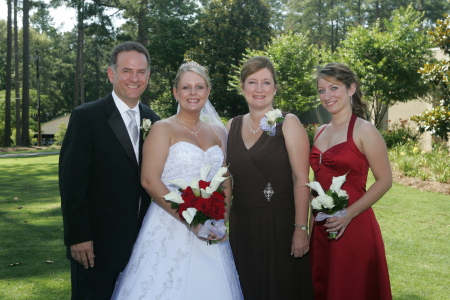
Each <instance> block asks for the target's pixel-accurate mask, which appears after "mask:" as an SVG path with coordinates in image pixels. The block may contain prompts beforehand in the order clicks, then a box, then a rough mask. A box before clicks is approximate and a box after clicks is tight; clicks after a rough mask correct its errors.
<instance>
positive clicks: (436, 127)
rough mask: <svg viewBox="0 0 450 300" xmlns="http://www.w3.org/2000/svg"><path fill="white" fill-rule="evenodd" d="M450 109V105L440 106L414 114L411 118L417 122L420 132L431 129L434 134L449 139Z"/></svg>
mask: <svg viewBox="0 0 450 300" xmlns="http://www.w3.org/2000/svg"><path fill="white" fill-rule="evenodd" d="M449 109H450V107H449V106H444V105H442V106H438V107H435V108H433V109H430V110H425V111H424V112H423V113H421V114H419V115H414V116H412V117H411V120H412V121H414V122H417V124H418V128H419V132H420V133H424V132H425V131H429V132H430V133H431V134H432V135H433V136H435V137H439V138H441V139H442V140H445V141H448V133H449V132H450V111H449Z"/></svg>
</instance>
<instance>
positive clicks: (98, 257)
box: [59, 94, 159, 270]
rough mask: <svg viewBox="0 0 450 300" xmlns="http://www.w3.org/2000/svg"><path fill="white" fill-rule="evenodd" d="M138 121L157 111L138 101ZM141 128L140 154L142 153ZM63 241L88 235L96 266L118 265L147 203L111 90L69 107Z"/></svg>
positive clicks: (63, 159) (62, 177) (62, 178)
mask: <svg viewBox="0 0 450 300" xmlns="http://www.w3.org/2000/svg"><path fill="white" fill-rule="evenodd" d="M139 109H140V115H141V124H142V119H143V118H147V119H150V120H151V121H152V123H154V122H156V121H157V120H159V117H158V116H157V115H156V114H155V113H154V112H153V111H152V110H151V109H150V108H149V107H148V106H145V105H143V104H142V103H139ZM142 134H143V133H142V131H141V134H140V142H139V145H140V146H139V149H140V151H139V154H140V155H139V160H140V161H141V158H142V154H141V153H142V151H141V150H142V144H143V139H142ZM59 188H60V194H61V207H62V212H63V221H64V243H65V244H66V246H67V256H68V258H69V259H72V258H71V255H70V246H71V245H73V244H77V243H81V242H86V241H90V240H92V241H93V242H94V255H95V259H94V263H95V267H96V268H101V269H109V270H122V269H123V268H124V267H125V265H126V264H127V262H128V259H129V257H130V254H131V250H132V247H133V244H134V242H135V239H136V236H137V234H138V231H139V229H140V225H141V224H142V219H143V217H144V215H145V213H146V211H147V208H148V207H149V205H150V197H149V195H148V194H147V193H146V192H145V190H144V189H143V188H142V186H141V183H140V163H139V164H138V163H137V161H136V156H135V154H134V150H133V146H132V143H131V140H130V137H129V135H128V131H127V129H126V126H125V124H124V122H123V119H122V116H121V115H120V113H119V110H118V109H117V107H116V105H115V103H114V100H113V98H112V94H109V95H108V96H107V97H105V98H102V99H99V100H97V101H93V102H89V103H86V104H83V105H81V106H79V107H77V108H76V109H74V110H73V111H72V114H71V116H70V121H69V126H68V128H67V132H66V135H65V138H64V141H63V144H62V147H61V153H60V159H59Z"/></svg>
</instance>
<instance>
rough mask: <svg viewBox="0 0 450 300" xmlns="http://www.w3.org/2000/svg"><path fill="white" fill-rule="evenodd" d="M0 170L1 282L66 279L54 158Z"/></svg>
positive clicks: (7, 163) (18, 161)
mask: <svg viewBox="0 0 450 300" xmlns="http://www.w3.org/2000/svg"><path fill="white" fill-rule="evenodd" d="M0 169H1V171H0V185H1V186H2V188H1V194H0V207H1V208H0V227H1V230H0V241H1V242H0V281H2V282H3V283H5V282H11V281H12V280H14V281H23V282H30V281H34V280H37V281H39V280H40V278H49V277H50V278H53V277H55V276H56V277H64V278H63V279H61V280H63V281H66V280H67V278H68V277H67V274H68V272H69V261H68V260H67V259H66V257H65V246H64V244H63V226H62V216H61V208H60V204H59V203H60V201H59V191H58V176H57V170H58V156H54V155H53V156H39V157H36V156H34V157H21V158H9V159H2V161H1V166H0ZM58 274H63V275H61V276H60V275H58ZM2 282H0V285H2ZM39 284H40V283H39ZM65 284H67V283H65ZM45 298H46V297H43V298H41V299H45Z"/></svg>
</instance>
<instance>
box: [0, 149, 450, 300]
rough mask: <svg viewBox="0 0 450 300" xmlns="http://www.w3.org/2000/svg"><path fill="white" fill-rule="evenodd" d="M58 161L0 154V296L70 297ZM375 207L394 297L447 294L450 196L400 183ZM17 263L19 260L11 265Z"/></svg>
mask: <svg viewBox="0 0 450 300" xmlns="http://www.w3.org/2000/svg"><path fill="white" fill-rule="evenodd" d="M57 160H58V156H57V155H50V156H39V157H23V158H22V157H21V158H0V228H1V230H0V299H4V300H12V299H14V300H17V299H24V300H25V299H27V300H29V299H39V300H41V299H46V300H47V299H55V300H61V299H69V298H70V296H69V295H70V271H69V262H68V260H67V259H66V258H65V248H64V245H63V242H62V236H63V229H62V219H61V210H60V202H59V201H60V200H59V192H58V182H57ZM372 182H373V177H370V182H369V184H371V183H372ZM16 197H17V200H15V198H16ZM19 207H23V208H21V209H19ZM374 209H375V213H376V215H377V218H378V220H379V223H380V226H381V229H382V232H383V237H384V241H385V245H386V255H387V260H388V264H389V272H390V276H391V284H392V292H393V297H394V299H397V300H399V299H410V300H419V299H420V300H425V299H430V300H431V299H432V300H435V299H437V300H439V299H447V298H448V290H447V287H448V286H450V263H449V258H450V254H449V250H448V249H449V247H448V243H449V240H450V233H449V232H450V217H449V214H448V212H449V211H450V198H449V196H448V195H442V194H437V193H430V192H421V191H418V190H415V189H413V188H408V187H403V186H400V185H397V184H394V186H393V188H392V189H391V190H390V191H389V192H388V194H387V195H386V196H385V197H384V198H383V199H382V200H380V201H379V202H378V203H377V204H376V205H375V206H374ZM47 261H53V263H50V264H48V263H47ZM14 263H20V264H19V265H16V266H10V264H14Z"/></svg>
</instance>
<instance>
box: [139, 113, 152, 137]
mask: <svg viewBox="0 0 450 300" xmlns="http://www.w3.org/2000/svg"><path fill="white" fill-rule="evenodd" d="M150 128H152V121H150V119H145V118H144V119H142V125H141V130H142V139H143V140H145V137H146V136H147V134H148V132H149V131H150Z"/></svg>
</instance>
